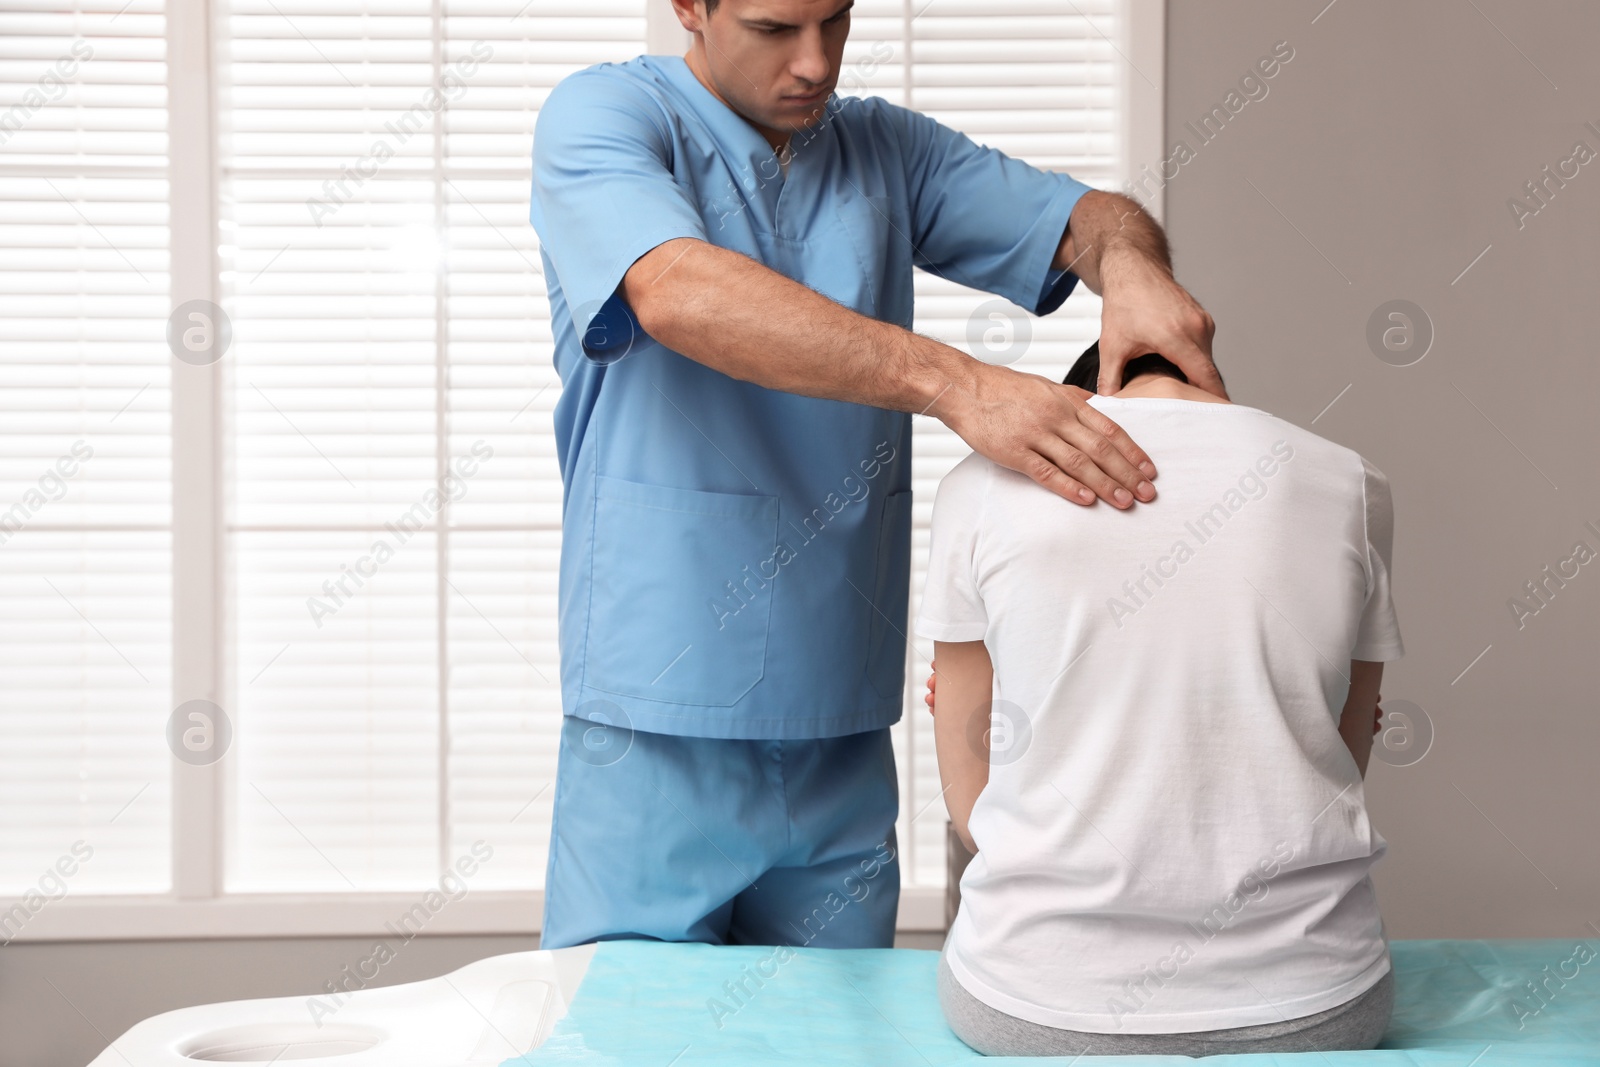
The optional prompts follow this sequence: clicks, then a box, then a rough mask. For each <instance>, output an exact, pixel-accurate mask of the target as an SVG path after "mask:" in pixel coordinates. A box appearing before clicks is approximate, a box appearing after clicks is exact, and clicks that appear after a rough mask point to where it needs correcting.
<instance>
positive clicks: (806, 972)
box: [90, 939, 1600, 1067]
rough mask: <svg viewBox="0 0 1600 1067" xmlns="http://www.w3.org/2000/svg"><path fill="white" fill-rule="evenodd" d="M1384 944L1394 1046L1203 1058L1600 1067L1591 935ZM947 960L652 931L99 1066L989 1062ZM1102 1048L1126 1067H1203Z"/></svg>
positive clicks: (171, 1015) (212, 1030) (279, 1005)
mask: <svg viewBox="0 0 1600 1067" xmlns="http://www.w3.org/2000/svg"><path fill="white" fill-rule="evenodd" d="M1597 940H1600V939H1597ZM1391 947H1392V951H1393V959H1394V964H1395V976H1396V997H1395V1013H1394V1020H1393V1022H1392V1024H1391V1025H1390V1027H1389V1030H1388V1033H1387V1034H1386V1035H1385V1037H1384V1040H1383V1044H1382V1047H1381V1048H1379V1049H1376V1050H1373V1051H1368V1052H1331V1053H1326V1054H1317V1053H1312V1054H1302V1055H1296V1056H1287V1055H1226V1056H1212V1057H1207V1058H1206V1061H1205V1062H1206V1063H1207V1064H1210V1065H1215V1067H1244V1065H1250V1067H1264V1065H1267V1064H1279V1063H1282V1064H1289V1063H1291V1062H1292V1063H1294V1064H1306V1065H1312V1064H1318V1065H1323V1067H1362V1065H1370V1067H1388V1065H1397V1064H1413V1065H1419V1067H1423V1065H1426V1067H1431V1065H1439V1067H1445V1065H1448V1067H1503V1065H1515V1064H1527V1065H1547V1064H1548V1065H1556V1064H1561V1065H1578V1064H1594V1065H1597V1067H1600V956H1597V954H1596V951H1595V950H1594V949H1591V948H1589V947H1588V943H1586V942H1583V941H1579V940H1501V941H1396V942H1393V943H1392V946H1391ZM1579 960H1584V961H1585V962H1581V963H1580V962H1578V961H1579ZM937 961H938V954H937V953H935V952H928V951H914V950H909V949H876V950H828V949H796V950H792V952H791V951H790V950H784V951H783V952H782V953H775V952H774V950H773V949H770V948H755V947H712V946H706V945H682V944H663V943H659V942H643V941H608V942H602V943H601V944H599V945H598V946H584V947H582V948H576V949H559V950H555V951H543V952H519V953H512V954H508V955H505V956H495V957H491V958H489V959H485V960H480V961H478V962H476V963H473V964H469V965H468V966H466V967H463V968H461V969H459V970H457V971H455V972H453V973H451V974H449V975H445V976H442V977H440V978H434V979H430V980H428V981H426V982H412V983H407V984H405V985H398V986H389V987H385V988H379V989H366V990H361V991H358V992H355V993H352V994H350V995H349V996H348V998H347V999H346V1000H345V1001H344V1002H343V1003H341V1005H340V1006H339V1010H338V1011H337V1013H336V1014H334V1015H332V1016H330V1017H328V1018H325V1019H319V1020H318V1023H320V1025H318V1024H317V1023H313V1022H312V1021H311V1019H310V1017H309V1015H308V1012H307V999H308V998H306V997H283V998H275V999H271V1000H250V1001H235V1002H233V1003H229V1004H211V1005H202V1006H199V1007H194V1008H185V1009H182V1010H180V1011H174V1012H167V1013H165V1014H163V1015H157V1016H154V1017H152V1018H150V1019H146V1020H145V1021H144V1022H142V1023H139V1024H138V1025H136V1026H134V1027H132V1028H131V1029H130V1030H129V1031H128V1032H127V1033H126V1034H124V1035H123V1036H122V1037H120V1038H118V1039H117V1040H116V1041H115V1042H113V1044H112V1046H111V1047H110V1048H107V1049H106V1051H105V1052H104V1053H102V1054H101V1055H100V1056H99V1057H98V1058H96V1059H95V1060H94V1062H93V1063H92V1064H91V1065H90V1067H128V1065H130V1064H131V1065H132V1067H178V1065H183V1064H188V1065H191V1067H192V1065H193V1064H195V1063H196V1062H218V1061H223V1062H232V1063H258V1064H266V1063H270V1062H274V1061H276V1062H284V1063H287V1062H290V1061H301V1062H303V1061H305V1060H312V1059H325V1060H326V1061H327V1062H328V1063H329V1064H330V1067H333V1065H337V1067H380V1065H381V1067H493V1065H504V1067H520V1065H528V1067H540V1065H551V1067H559V1065H567V1064H595V1065H601V1064H604V1065H619V1067H621V1065H628V1067H633V1065H638V1067H697V1065H701V1067H703V1065H714V1067H747V1065H752V1064H760V1063H794V1064H807V1065H825V1064H826V1065H831V1064H869V1065H872V1067H902V1065H904V1067H939V1065H943V1064H948V1063H957V1062H966V1061H971V1060H978V1059H981V1058H982V1057H980V1056H978V1055H977V1054H976V1053H974V1052H972V1051H971V1050H970V1049H968V1048H967V1047H966V1046H965V1045H963V1044H962V1043H961V1042H960V1041H959V1040H958V1039H957V1038H956V1037H955V1035H954V1034H952V1033H951V1032H950V1030H949V1028H948V1027H947V1026H946V1025H945V1023H944V1020H943V1018H942V1016H941V1015H940V1013H939V1004H938V1000H937V997H936V995H935V987H934V968H935V964H936V963H937ZM1090 1059H1091V1060H1092V1062H1096V1063H1105V1064H1108V1065H1111V1064H1116V1065H1119V1067H1120V1065H1123V1064H1128V1065H1134V1064H1140V1065H1144V1064H1150V1065H1153V1064H1178V1063H1189V1062H1192V1061H1191V1060H1189V1059H1187V1058H1184V1057H1177V1056H1117V1057H1109V1056H1108V1057H1092V1058H1090ZM994 1062H1006V1063H1044V1062H1055V1063H1067V1062H1071V1061H1070V1060H1065V1059H1062V1060H1048V1061H1047V1060H1003V1061H1002V1060H996V1061H994Z"/></svg>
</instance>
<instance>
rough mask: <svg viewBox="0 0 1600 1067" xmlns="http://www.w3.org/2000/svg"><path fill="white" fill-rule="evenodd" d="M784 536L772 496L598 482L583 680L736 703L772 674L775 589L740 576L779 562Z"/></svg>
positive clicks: (643, 695)
mask: <svg viewBox="0 0 1600 1067" xmlns="http://www.w3.org/2000/svg"><path fill="white" fill-rule="evenodd" d="M777 539H778V498H777V497H775V496H764V495H757V494H745V493H714V492H708V491H705V490H700V489H677V488H673V487H670V486H664V485H648V484H645V483H642V482H632V481H627V480H625V479H622V478H614V477H611V476H609V475H604V474H601V475H597V476H596V486H595V511H594V540H593V552H594V573H593V576H592V581H591V583H590V597H591V604H590V612H589V625H588V632H587V635H586V639H585V655H584V659H585V661H586V664H587V666H586V670H585V677H584V684H585V685H586V686H588V687H590V688H593V689H598V690H602V691H604V692H608V693H616V694H618V695H621V696H630V697H637V698H640V699H645V700H659V701H666V702H672V703H679V704H690V705H699V706H718V707H726V706H729V705H732V704H736V703H738V702H739V699H740V698H741V697H743V696H744V694H746V693H748V692H749V691H750V690H751V689H752V688H754V687H755V685H756V683H757V682H759V681H761V677H762V675H763V674H764V673H765V667H766V654H767V635H768V631H769V628H770V624H771V617H772V592H773V585H774V582H773V581H766V582H754V581H743V582H741V581H740V579H743V578H745V577H746V575H747V574H748V573H751V572H755V571H756V570H757V567H758V565H759V564H760V563H762V561H765V560H769V559H771V558H772V556H773V554H774V552H775V551H776V545H777ZM746 564H748V565H749V567H750V571H749V572H746V571H745V570H744V567H745V565H746ZM728 582H735V584H736V589H737V595H736V596H735V595H732V594H730V592H729V590H728V588H727V583H728Z"/></svg>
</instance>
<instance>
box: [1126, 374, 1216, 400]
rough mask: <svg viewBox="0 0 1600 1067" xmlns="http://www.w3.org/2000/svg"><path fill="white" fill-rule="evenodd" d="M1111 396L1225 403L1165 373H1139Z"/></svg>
mask: <svg viewBox="0 0 1600 1067" xmlns="http://www.w3.org/2000/svg"><path fill="white" fill-rule="evenodd" d="M1111 395H1112V396H1115V397H1119V398H1125V399H1146V400H1148V399H1158V398H1159V399H1165V400H1196V401H1199V402H1201V403H1205V404H1226V403H1228V401H1226V400H1224V399H1222V398H1221V397H1220V396H1215V395H1213V394H1211V393H1208V392H1206V391H1205V390H1204V389H1201V388H1199V387H1198V386H1193V385H1190V384H1189V383H1188V382H1180V381H1178V379H1176V378H1169V377H1167V376H1166V375H1165V374H1141V375H1139V377H1137V378H1135V379H1134V380H1133V381H1131V382H1128V383H1127V384H1126V385H1124V386H1123V387H1122V389H1121V390H1120V391H1119V392H1115V393H1112V394H1111Z"/></svg>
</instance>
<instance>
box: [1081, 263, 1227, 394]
mask: <svg viewBox="0 0 1600 1067" xmlns="http://www.w3.org/2000/svg"><path fill="white" fill-rule="evenodd" d="M1100 277H1101V281H1102V285H1103V286H1104V293H1103V294H1102V299H1103V303H1102V304H1101V309H1100V383H1099V390H1098V391H1099V392H1100V393H1101V394H1102V395H1104V394H1107V393H1115V392H1116V391H1117V390H1118V389H1120V388H1121V382H1122V368H1123V367H1124V366H1125V365H1126V364H1127V362H1128V361H1129V360H1130V359H1134V358H1136V357H1138V356H1142V355H1144V354H1145V353H1146V352H1159V353H1161V355H1163V356H1165V357H1166V358H1167V359H1169V360H1171V361H1172V362H1173V363H1175V364H1177V366H1178V369H1179V370H1181V371H1183V373H1184V375H1185V376H1186V377H1187V378H1188V379H1189V381H1190V382H1191V383H1192V384H1194V385H1196V386H1198V387H1200V388H1201V389H1204V390H1205V391H1206V392H1208V393H1215V394H1216V395H1217V396H1220V397H1222V398H1223V399H1224V400H1226V399H1228V391H1227V389H1226V388H1225V387H1224V386H1223V384H1222V377H1221V375H1219V374H1218V373H1217V368H1216V364H1215V363H1213V362H1212V359H1211V340H1212V337H1213V336H1215V334H1216V332H1217V324H1216V320H1214V319H1213V318H1212V317H1211V314H1210V312H1208V311H1206V309H1205V308H1203V307H1201V306H1200V303H1199V301H1197V300H1195V298H1194V297H1192V296H1190V295H1189V291H1188V290H1187V289H1185V288H1184V287H1183V286H1181V285H1179V284H1178V283H1177V281H1176V280H1175V279H1174V278H1173V277H1172V270H1171V268H1170V267H1167V266H1165V265H1164V264H1162V263H1161V262H1160V261H1159V260H1156V259H1154V258H1151V257H1150V256H1147V255H1142V254H1140V253H1139V252H1137V251H1133V250H1131V249H1123V248H1114V249H1108V250H1107V252H1106V254H1105V255H1104V256H1103V257H1102V258H1101V260H1100Z"/></svg>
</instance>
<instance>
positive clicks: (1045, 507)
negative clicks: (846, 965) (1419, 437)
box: [916, 397, 1404, 1034]
mask: <svg viewBox="0 0 1600 1067" xmlns="http://www.w3.org/2000/svg"><path fill="white" fill-rule="evenodd" d="M1091 403H1092V404H1093V405H1094V406H1095V407H1097V408H1098V409H1100V410H1101V411H1103V412H1105V414H1106V415H1108V416H1110V417H1111V418H1112V419H1115V420H1116V421H1117V423H1118V424H1119V425H1121V426H1122V427H1123V429H1125V430H1127V431H1128V433H1129V434H1130V435H1131V436H1132V437H1133V439H1134V440H1135V441H1137V442H1138V443H1139V444H1140V446H1141V447H1143V448H1144V449H1145V451H1146V452H1148V453H1149V454H1150V456H1151V458H1152V459H1153V460H1154V461H1155V463H1156V466H1157V467H1158V468H1159V469H1160V472H1161V476H1160V478H1159V480H1158V482H1157V489H1158V491H1159V494H1160V495H1159V497H1158V499H1157V500H1156V501H1155V502H1153V503H1151V504H1140V505H1136V506H1135V507H1134V508H1132V509H1131V510H1128V511H1118V510H1116V509H1114V508H1112V507H1110V506H1109V505H1107V504H1105V503H1103V502H1102V503H1098V504H1096V505H1094V506H1093V507H1088V508H1085V507H1082V506H1080V505H1077V504H1072V503H1069V502H1067V501H1065V500H1062V499H1061V498H1059V497H1057V496H1056V495H1055V494H1053V493H1051V492H1049V491H1048V490H1046V489H1044V488H1042V487H1041V486H1039V485H1037V484H1035V483H1034V482H1033V481H1031V480H1030V479H1028V478H1027V477H1026V476H1024V475H1021V474H1018V473H1016V472H1015V471H1011V470H1008V469H1006V468H1004V467H1000V466H998V465H996V464H994V463H992V462H990V461H989V460H987V459H985V458H983V457H982V456H979V455H977V454H976V453H974V454H973V455H970V456H968V457H967V458H966V459H964V460H962V461H961V462H960V463H958V464H957V465H956V467H955V469H954V470H952V471H951V472H950V474H949V475H948V476H947V477H946V478H945V479H944V481H943V482H942V483H941V484H940V486H939V492H938V496H937V499H936V501H935V504H934V511H933V534H932V556H931V560H930V563H929V568H928V578H927V585H926V589H925V591H924V594H923V599H922V605H921V610H920V613H919V615H918V618H917V625H916V631H917V633H919V634H921V635H922V636H924V637H929V638H933V639H935V640H940V641H976V640H980V639H981V640H983V641H984V643H985V644H986V645H987V646H988V650H989V654H990V656H991V658H992V659H993V662H994V667H995V676H994V679H995V680H994V693H993V696H994V700H995V703H994V716H993V719H992V730H993V734H992V736H991V742H990V743H991V746H992V747H991V756H990V771H989V783H988V785H987V787H986V788H985V789H984V790H983V792H982V793H981V794H980V795H979V797H978V799H977V803H976V806H975V808H974V810H973V813H972V821H971V831H972V837H973V840H974V842H975V843H976V844H977V846H978V854H977V856H976V858H974V859H973V861H972V863H971V864H970V865H969V866H968V867H967V870H966V874H965V875H964V877H963V878H962V879H961V898H962V899H961V910H960V912H959V914H958V915H957V917H956V920H955V923H954V925H953V926H952V928H951V931H950V937H949V942H948V945H947V949H948V959H949V962H950V966H951V970H952V971H953V972H954V973H955V976H956V978H957V979H958V980H959V981H960V982H961V984H962V986H964V987H965V988H966V989H967V991H968V992H970V993H971V994H972V995H973V996H974V997H976V998H978V999H979V1000H981V1001H983V1002H984V1003H985V1004H988V1005H989V1006H990V1007H993V1008H996V1009H998V1010H1000V1011H1003V1012H1006V1013H1007V1014H1010V1015H1013V1016H1016V1017H1018V1018H1022V1019H1027V1020H1029V1021H1032V1022H1036V1023H1041V1024H1043V1025H1046V1026H1054V1027H1059V1028H1063V1029H1069V1030H1082V1031H1088V1032H1093V1033H1137V1034H1151V1033H1185V1032H1193V1031H1201V1030H1217V1029H1224V1028H1228V1027H1235V1026H1250V1025H1254V1024H1257V1023H1268V1022H1279V1021H1282V1020H1284V1019H1295V1018H1300V1017H1302V1016H1306V1015H1311V1014H1314V1013H1316V1012H1319V1011H1323V1010H1325V1009H1327V1008H1331V1007H1335V1006H1337V1005H1339V1004H1342V1003H1344V1002H1345V1001H1347V1000H1350V999H1352V998H1354V997H1356V996H1358V995H1360V994H1361V993H1363V992H1365V991H1366V990H1367V989H1368V988H1369V987H1371V986H1372V985H1373V984H1374V983H1375V982H1377V980H1378V979H1379V978H1382V977H1383V975H1384V973H1385V972H1386V971H1388V969H1389V952H1388V944H1387V941H1386V939H1385V935H1384V931H1383V922H1382V919H1381V918H1380V917H1379V915H1378V902H1377V899H1376V897H1375V896H1374V894H1373V889H1372V882H1371V879H1370V878H1369V876H1368V871H1369V869H1370V868H1371V866H1372V865H1373V863H1375V862H1376V861H1377V860H1379V859H1380V858H1381V857H1382V856H1383V854H1384V852H1385V851H1386V850H1387V848H1388V845H1387V843H1386V842H1385V841H1384V839H1383V838H1382V837H1381V836H1380V835H1379V834H1378V833H1377V831H1376V830H1374V829H1373V828H1372V826H1371V825H1370V824H1369V822H1368V821H1367V811H1366V804H1365V799H1364V793H1363V790H1362V781H1361V777H1360V774H1359V772H1358V770H1357V768H1356V764H1355V760H1354V759H1352V758H1351V756H1350V752H1349V750H1348V749H1347V748H1346V747H1345V745H1344V742H1343V741H1342V740H1341V739H1340V737H1339V733H1338V723H1339V716H1340V713H1341V711H1342V709H1343V706H1344V701H1345V696H1346V694H1347V692H1348V690H1349V679H1348V677H1347V675H1348V672H1349V669H1350V661H1351V660H1352V659H1360V660H1376V661H1385V660H1393V659H1398V658H1399V657H1400V656H1401V655H1402V654H1403V651H1404V650H1403V648H1402V646H1401V642H1400V632H1399V627H1398V624H1397V622H1396V620H1395V614H1394V607H1393V604H1392V602H1391V600H1390V595H1389V552H1390V543H1391V541H1392V538H1393V532H1392V531H1393V518H1392V507H1391V503H1390V497H1389V485H1388V481H1387V479H1386V478H1385V477H1384V476H1383V474H1382V472H1380V471H1379V470H1377V469H1376V468H1374V467H1373V466H1372V465H1371V464H1369V463H1367V462H1366V461H1365V460H1363V459H1362V458H1361V456H1359V455H1358V454H1356V453H1355V452H1352V451H1351V450H1350V449H1348V448H1344V447H1342V446H1340V445H1336V444H1333V443H1332V442H1330V441H1326V440H1324V439H1322V438H1320V437H1317V436H1316V435H1315V434H1312V433H1309V432H1307V431H1305V430H1302V429H1300V428H1299V427H1296V426H1294V425H1292V424H1290V423H1288V422H1285V421H1283V420H1282V419H1279V418H1276V417H1275V416H1273V415H1269V414H1267V413H1266V412H1264V411H1260V410H1257V409H1255V408H1249V407H1243V406H1240V405H1229V404H1211V403H1204V402H1196V401H1189V400H1169V399H1134V398H1129V399H1118V398H1115V397H1095V398H1094V399H1093V400H1092V401H1091ZM974 743H975V744H978V745H979V746H980V748H981V743H982V742H981V738H976V739H974Z"/></svg>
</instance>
